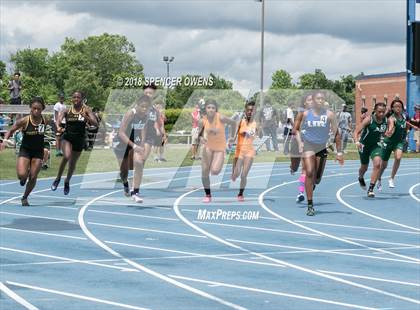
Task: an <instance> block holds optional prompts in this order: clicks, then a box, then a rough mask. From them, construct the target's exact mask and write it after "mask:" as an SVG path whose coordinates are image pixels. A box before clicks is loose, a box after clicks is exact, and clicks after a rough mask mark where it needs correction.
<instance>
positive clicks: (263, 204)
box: [258, 173, 420, 264]
mask: <svg viewBox="0 0 420 310" xmlns="http://www.w3.org/2000/svg"><path fill="white" fill-rule="evenodd" d="M349 174H354V173H349ZM414 174H416V173H408V174H404V175H414ZM334 176H335V175H328V176H325V178H330V177H334ZM297 182H298V181H291V182H285V183H283V184H279V185H276V186H273V187H271V188H268V189H266V190H265V191H264V192H262V193H261V194H260V195H259V197H258V202H259V205H260V206H261V208H263V209H264V210H265V211H267V212H268V213H270V214H271V215H272V216H274V217H276V218H278V219H280V220H283V221H285V222H287V223H289V224H292V225H295V226H297V227H300V228H302V229H304V230H308V231H310V232H313V233H318V234H320V235H322V236H325V237H327V238H330V239H334V240H337V241H340V242H344V243H348V244H352V245H356V246H359V247H362V248H366V249H370V250H372V251H379V252H381V253H383V254H388V255H392V256H396V257H399V258H403V259H406V260H412V261H414V262H416V263H418V264H420V259H417V258H414V257H411V256H406V255H402V254H398V253H394V252H390V251H387V250H383V249H376V250H375V249H374V248H371V247H369V246H367V245H364V244H361V243H358V242H355V241H351V240H349V239H344V238H341V237H337V236H335V235H331V234H328V233H325V232H322V231H320V230H317V229H314V228H311V227H308V226H305V225H302V224H300V223H297V222H295V221H293V220H290V219H288V218H286V217H284V216H282V215H280V214H278V213H276V212H274V211H273V210H271V209H270V208H269V207H267V205H266V204H265V203H264V196H265V195H266V194H267V193H268V192H270V191H272V190H274V189H277V188H280V187H282V186H285V185H289V184H292V183H297Z"/></svg>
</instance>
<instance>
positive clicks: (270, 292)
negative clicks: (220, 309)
mask: <svg viewBox="0 0 420 310" xmlns="http://www.w3.org/2000/svg"><path fill="white" fill-rule="evenodd" d="M169 276H170V277H172V278H174V279H179V280H187V281H192V282H198V283H205V284H209V285H211V286H215V287H218V286H219V287H228V288H234V289H239V290H244V291H248V292H254V293H262V294H269V295H275V296H282V297H289V298H296V299H301V300H308V301H315V302H319V303H325V304H330V305H336V306H342V307H348V308H356V309H377V308H371V307H365V306H360V305H356V304H349V303H343V302H339V301H334V300H330V299H322V298H314V297H309V296H303V295H296V294H289V293H283V292H277V291H270V290H263V289H259V288H254V287H249V286H241V285H235V284H229V283H224V282H215V281H207V280H201V279H196V278H189V277H183V276H177V275H171V274H170V275H169Z"/></svg>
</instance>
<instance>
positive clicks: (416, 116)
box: [411, 104, 420, 153]
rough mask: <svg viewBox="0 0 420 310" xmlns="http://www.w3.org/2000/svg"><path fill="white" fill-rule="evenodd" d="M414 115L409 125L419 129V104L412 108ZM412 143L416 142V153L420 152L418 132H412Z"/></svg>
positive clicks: (419, 132) (419, 131)
mask: <svg viewBox="0 0 420 310" xmlns="http://www.w3.org/2000/svg"><path fill="white" fill-rule="evenodd" d="M414 111H415V114H414V116H413V118H412V119H411V123H412V124H413V125H415V126H417V127H420V126H419V125H420V104H416V106H415V107H414ZM414 141H416V153H418V152H420V130H415V131H414Z"/></svg>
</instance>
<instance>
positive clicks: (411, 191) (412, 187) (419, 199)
mask: <svg viewBox="0 0 420 310" xmlns="http://www.w3.org/2000/svg"><path fill="white" fill-rule="evenodd" d="M419 185H420V183H417V184H414V185H413V186H411V187H410V189H409V190H408V192H409V193H410V196H411V197H412V198H413V199H414V200H416V201H417V202H420V198H418V197H417V196H416V195H415V194H414V189H415V188H416V187H417V186H419Z"/></svg>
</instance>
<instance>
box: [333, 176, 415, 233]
mask: <svg viewBox="0 0 420 310" xmlns="http://www.w3.org/2000/svg"><path fill="white" fill-rule="evenodd" d="M413 174H416V175H418V173H406V174H399V176H404V175H413ZM355 184H358V182H353V183H350V184H347V185H345V186H343V187H341V188H340V189H339V190H338V191H337V193H336V195H335V196H336V197H337V199H338V200H339V201H340V202H341V203H342V204H343V205H344V206H346V207H347V208H349V209H352V210H353V211H356V212H359V213H361V214H364V215H366V216H369V217H372V218H374V219H376V220H379V221H382V222H385V223H388V224H392V225H396V226H400V227H404V228H407V229H410V230H414V231H420V228H417V227H412V226H408V225H405V224H401V223H398V222H394V221H391V220H388V219H386V218H383V217H380V216H377V215H374V214H371V213H368V212H366V211H363V210H360V209H357V208H355V207H353V206H351V205H350V204H348V203H347V202H345V201H344V200H343V199H342V198H341V193H342V191H344V190H345V189H346V188H348V187H350V186H353V185H355Z"/></svg>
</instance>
